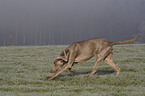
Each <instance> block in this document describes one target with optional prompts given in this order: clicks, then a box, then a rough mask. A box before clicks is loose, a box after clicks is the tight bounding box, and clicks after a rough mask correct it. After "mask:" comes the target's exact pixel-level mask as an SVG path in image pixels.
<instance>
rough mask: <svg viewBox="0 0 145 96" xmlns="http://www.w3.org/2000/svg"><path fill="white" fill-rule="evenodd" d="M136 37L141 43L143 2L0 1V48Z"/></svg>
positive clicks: (144, 36)
mask: <svg viewBox="0 0 145 96" xmlns="http://www.w3.org/2000/svg"><path fill="white" fill-rule="evenodd" d="M137 35H141V38H140V39H139V40H138V41H136V42H135V43H145V0H0V46H10V45H52V44H59V45H62V44H70V43H73V42H76V41H81V40H85V39H89V38H106V39H107V40H109V41H113V42H115V41H122V40H128V39H132V38H134V37H136V36H137Z"/></svg>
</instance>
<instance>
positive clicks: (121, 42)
mask: <svg viewBox="0 0 145 96" xmlns="http://www.w3.org/2000/svg"><path fill="white" fill-rule="evenodd" d="M139 37H140V36H137V37H136V38H134V39H132V40H127V41H120V42H112V43H111V45H117V44H124V43H130V42H134V41H136V40H137V39H138V38H139Z"/></svg>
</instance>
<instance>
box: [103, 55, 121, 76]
mask: <svg viewBox="0 0 145 96" xmlns="http://www.w3.org/2000/svg"><path fill="white" fill-rule="evenodd" d="M112 55H113V54H109V55H108V56H107V57H106V58H105V60H104V61H105V62H106V63H107V64H109V65H110V66H111V67H113V68H114V69H115V70H116V72H117V73H116V76H118V75H119V72H120V68H119V67H117V66H116V65H115V64H114V63H113V60H112Z"/></svg>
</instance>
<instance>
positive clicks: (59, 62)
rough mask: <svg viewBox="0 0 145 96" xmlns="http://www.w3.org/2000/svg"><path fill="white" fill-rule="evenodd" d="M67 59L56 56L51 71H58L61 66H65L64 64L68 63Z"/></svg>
mask: <svg viewBox="0 0 145 96" xmlns="http://www.w3.org/2000/svg"><path fill="white" fill-rule="evenodd" d="M66 63H67V61H66V60H64V59H62V58H56V59H55V60H54V64H53V68H52V69H51V71H50V72H52V73H56V72H57V71H58V70H59V69H60V68H62V67H63V65H64V64H66Z"/></svg>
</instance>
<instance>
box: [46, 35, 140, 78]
mask: <svg viewBox="0 0 145 96" xmlns="http://www.w3.org/2000/svg"><path fill="white" fill-rule="evenodd" d="M139 37H140V36H137V37H136V38H134V39H132V40H127V41H121V42H109V41H107V40H105V39H103V38H93V39H89V40H85V41H79V42H75V43H73V44H71V45H70V46H68V47H67V48H66V49H65V50H64V51H62V52H61V54H60V57H57V58H56V59H55V61H54V64H53V68H52V69H51V72H52V73H55V74H54V75H52V76H50V77H46V79H47V80H51V79H53V78H55V77H57V76H58V75H60V74H61V73H62V72H64V71H65V70H66V69H68V70H70V71H71V72H73V73H75V72H76V71H75V70H74V69H72V66H73V65H75V64H76V63H79V62H83V61H87V60H88V59H90V58H92V57H93V56H94V55H95V54H97V57H96V62H95V65H94V68H93V69H92V71H91V73H90V74H89V75H88V77H90V76H91V75H93V74H94V73H95V72H96V70H97V67H98V65H99V63H100V62H101V61H102V60H104V61H105V62H106V63H107V64H109V65H110V66H111V67H113V68H114V69H115V71H116V76H118V75H119V72H120V68H119V67H117V66H116V65H115V64H114V63H113V61H112V55H113V45H117V44H124V43H130V42H134V41H136V40H137V39H138V38H139Z"/></svg>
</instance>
